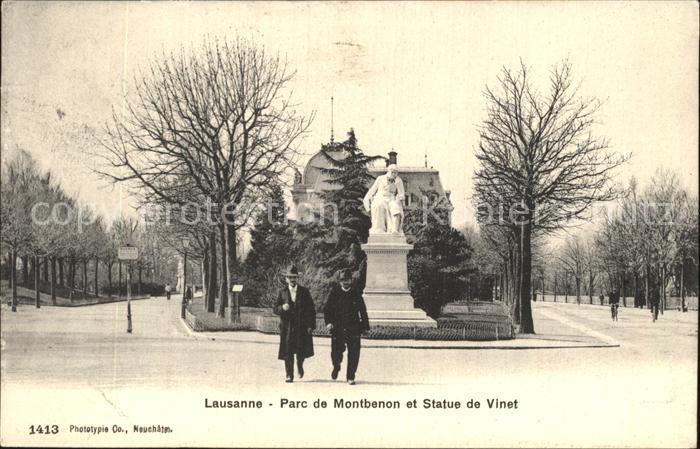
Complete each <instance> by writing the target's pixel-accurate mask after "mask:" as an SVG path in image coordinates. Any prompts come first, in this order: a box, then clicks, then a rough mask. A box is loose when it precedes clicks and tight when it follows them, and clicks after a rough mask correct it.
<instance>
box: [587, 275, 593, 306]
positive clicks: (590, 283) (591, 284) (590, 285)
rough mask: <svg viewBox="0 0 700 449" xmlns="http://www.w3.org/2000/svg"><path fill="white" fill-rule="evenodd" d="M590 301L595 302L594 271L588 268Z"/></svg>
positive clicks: (590, 302)
mask: <svg viewBox="0 0 700 449" xmlns="http://www.w3.org/2000/svg"><path fill="white" fill-rule="evenodd" d="M588 303H589V304H593V271H592V270H588Z"/></svg>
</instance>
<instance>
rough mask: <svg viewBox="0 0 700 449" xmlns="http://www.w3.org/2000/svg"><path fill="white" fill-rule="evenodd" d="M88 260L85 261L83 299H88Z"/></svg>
mask: <svg viewBox="0 0 700 449" xmlns="http://www.w3.org/2000/svg"><path fill="white" fill-rule="evenodd" d="M87 264H88V261H87V259H83V298H86V297H87V291H88V281H87Z"/></svg>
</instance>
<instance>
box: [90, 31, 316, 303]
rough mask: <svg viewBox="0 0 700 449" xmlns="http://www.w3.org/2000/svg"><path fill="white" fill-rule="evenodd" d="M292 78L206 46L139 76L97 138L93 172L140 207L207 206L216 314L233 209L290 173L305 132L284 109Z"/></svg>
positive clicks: (243, 52)
mask: <svg viewBox="0 0 700 449" xmlns="http://www.w3.org/2000/svg"><path fill="white" fill-rule="evenodd" d="M293 76H294V72H292V71H290V70H289V69H288V67H287V64H286V62H285V61H284V60H283V59H281V58H280V57H279V56H276V55H269V54H268V53H267V52H266V51H265V50H264V49H262V48H259V47H257V46H255V45H254V44H252V43H250V42H247V41H245V40H242V39H238V40H236V41H234V42H226V41H224V42H220V41H216V40H214V41H205V42H204V43H203V44H202V46H201V47H200V48H198V49H192V50H188V51H186V50H184V49H182V50H181V51H180V52H178V53H173V54H170V55H165V56H163V57H161V58H158V59H156V60H155V61H154V62H153V63H152V64H151V66H150V68H149V69H148V70H147V71H145V72H143V73H140V75H139V77H138V78H137V79H136V80H135V82H136V93H135V95H134V97H132V98H128V99H127V108H126V109H127V112H126V114H124V115H122V116H119V115H117V114H116V113H115V114H114V117H113V120H112V123H111V124H110V125H108V126H107V132H106V137H105V138H104V139H103V140H102V143H103V148H104V150H105V151H103V152H102V156H104V158H105V161H106V163H107V164H106V165H107V166H106V167H105V168H104V169H101V170H100V172H101V173H102V174H104V175H106V176H107V177H109V178H110V179H112V180H113V181H117V182H119V181H128V182H132V183H133V185H134V186H135V187H136V190H137V192H138V193H139V194H140V198H141V200H142V201H143V202H154V201H155V202H162V203H167V204H171V205H179V206H186V205H192V204H204V203H210V204H213V205H214V207H213V208H211V209H210V210H208V212H209V215H210V218H212V219H213V221H212V225H211V228H212V230H211V232H210V236H209V237H210V240H211V235H212V234H214V233H218V236H219V247H220V251H221V259H222V262H223V263H222V270H221V283H220V313H223V308H224V307H225V305H226V303H227V296H228V293H227V292H228V276H229V273H230V271H231V269H232V268H233V267H235V264H236V260H237V257H236V253H235V251H236V243H235V241H236V232H235V231H236V226H235V223H236V215H237V214H238V213H239V211H238V208H239V206H240V205H241V204H242V203H243V202H244V201H245V199H246V197H255V196H256V195H258V194H259V193H260V191H261V190H264V189H266V188H267V187H268V186H269V185H270V182H271V181H273V180H275V181H276V180H277V179H278V178H279V177H280V176H281V175H282V174H283V173H284V172H285V171H286V170H287V169H289V168H290V167H291V166H292V165H294V163H295V162H296V159H297V156H298V152H297V148H296V145H297V144H298V143H299V141H300V138H301V137H302V136H303V135H304V134H305V133H306V131H307V129H308V126H309V124H310V119H308V120H307V119H306V118H304V117H303V116H301V115H300V114H299V113H298V112H297V110H296V108H295V105H294V104H293V103H291V100H290V97H291V90H290V86H289V84H290V81H291V80H292V78H293ZM211 243H212V246H211V248H210V250H211V251H212V256H214V254H213V252H214V251H216V248H215V244H216V242H214V241H212V242H211ZM210 260H211V261H212V262H213V263H215V261H216V258H215V257H211V258H210Z"/></svg>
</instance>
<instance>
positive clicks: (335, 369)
mask: <svg viewBox="0 0 700 449" xmlns="http://www.w3.org/2000/svg"><path fill="white" fill-rule="evenodd" d="M339 372H340V367H339V366H334V367H333V371H332V372H331V379H333V380H336V379H337V378H338V373H339Z"/></svg>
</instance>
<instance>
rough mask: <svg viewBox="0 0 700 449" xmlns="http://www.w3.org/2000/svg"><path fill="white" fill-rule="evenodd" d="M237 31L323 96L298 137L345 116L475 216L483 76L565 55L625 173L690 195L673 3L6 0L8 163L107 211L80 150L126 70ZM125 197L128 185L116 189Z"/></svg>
mask: <svg viewBox="0 0 700 449" xmlns="http://www.w3.org/2000/svg"><path fill="white" fill-rule="evenodd" d="M237 34H240V35H242V36H244V37H247V38H250V39H253V40H254V41H256V42H259V43H260V44H261V45H264V46H265V47H266V49H267V50H268V51H273V52H279V53H280V54H282V55H286V57H287V58H288V60H289V63H290V66H291V67H292V68H294V69H295V70H296V71H297V75H296V78H295V79H294V81H293V84H292V86H293V88H294V98H295V99H296V101H297V102H298V103H299V107H300V109H301V110H302V111H304V112H306V113H311V112H312V111H316V119H315V121H314V123H313V126H312V128H311V132H310V133H309V135H308V137H307V138H306V140H305V142H304V143H303V149H304V150H305V151H306V152H307V153H309V155H311V154H312V153H313V152H315V151H317V149H318V148H319V146H320V144H321V143H322V142H326V141H328V139H329V136H330V105H329V103H330V100H329V99H330V97H331V96H334V97H335V133H336V137H338V138H343V137H344V135H345V132H346V131H347V129H348V128H350V127H353V128H354V129H355V131H356V134H357V137H358V139H359V143H360V146H361V147H362V148H363V149H364V150H365V151H366V152H368V153H373V154H386V153H387V152H388V151H389V150H390V149H391V148H392V147H393V148H395V149H396V151H397V152H398V153H399V156H398V157H399V164H400V165H423V157H424V153H426V152H427V155H428V161H429V162H428V163H429V165H431V166H434V167H435V168H437V169H439V170H440V174H441V177H442V182H443V185H444V186H445V188H447V189H451V190H452V192H453V194H452V198H453V202H454V203H455V207H456V209H455V215H454V222H455V224H457V225H459V224H461V223H464V222H465V221H469V220H468V217H467V209H466V206H467V205H468V203H469V202H470V197H471V186H472V175H473V172H474V168H475V167H474V164H475V159H474V157H473V154H474V149H475V147H476V145H477V144H478V134H477V126H478V125H479V123H480V122H481V121H482V120H483V119H484V104H485V103H484V99H483V96H482V92H483V88H484V86H486V85H493V84H494V83H495V80H496V77H497V75H498V74H499V70H500V69H501V68H502V67H503V66H506V67H512V68H516V67H517V65H518V64H519V60H520V58H522V60H523V62H524V63H525V64H527V65H528V66H530V67H531V70H532V72H533V75H534V76H535V77H536V79H537V80H538V81H541V84H540V86H541V87H542V89H543V90H544V89H545V88H546V83H545V81H546V76H547V74H548V71H549V69H550V68H551V66H552V65H554V64H557V63H559V62H561V61H562V60H564V59H567V58H568V60H569V61H570V62H571V64H572V66H573V74H574V76H575V78H576V79H577V80H578V81H580V82H581V83H582V84H581V92H582V94H583V95H586V96H595V97H598V98H600V99H605V103H604V105H603V108H602V109H601V111H600V114H599V116H598V119H599V124H598V125H597V127H596V132H597V133H598V135H600V136H603V137H606V138H608V139H609V140H610V143H611V147H612V148H613V149H614V150H616V151H620V152H632V155H633V156H632V160H631V161H630V163H629V164H628V165H627V166H626V168H625V169H624V170H622V171H621V172H620V174H619V176H618V179H619V180H620V182H625V181H626V180H627V179H628V178H629V176H630V175H632V174H634V175H636V176H637V177H638V178H639V180H640V184H642V185H644V184H645V182H646V180H647V179H648V178H649V177H650V176H651V174H652V173H653V171H654V170H655V169H656V168H657V167H667V168H670V169H673V170H675V171H677V172H678V174H679V176H680V177H681V179H682V182H683V184H684V185H685V186H686V187H687V188H688V189H689V190H690V191H692V192H693V193H697V176H698V173H697V169H698V8H697V3H695V2H682V3H671V2H662V3H652V2H634V3H613V2H599V3H553V2H547V3H533V2H527V3H526V2H517V3H505V2H503V3H492V2H488V3H456V2H450V3H439V2H429V3H428V2H426V3H400V4H399V3H390V2H382V3H309V4H305V3H272V4H264V3H191V2H188V3H161V2H155V3H129V4H127V3H119V2H109V3H66V2H61V3H38V2H32V3H29V2H18V3H8V2H4V3H3V4H2V149H3V161H4V160H5V158H6V157H7V156H8V155H9V154H11V151H12V149H13V148H15V147H16V146H20V147H22V148H24V149H26V150H28V151H29V152H31V153H32V154H33V155H34V156H35V157H36V158H37V159H38V160H39V161H40V162H41V164H42V166H43V167H45V168H52V169H53V170H54V172H56V174H57V175H58V177H59V178H60V179H61V181H62V183H63V185H64V186H65V188H66V189H67V190H68V191H71V192H74V193H77V194H79V196H80V198H81V199H82V200H84V201H86V202H90V203H94V204H95V205H97V206H98V207H99V208H106V209H109V210H113V206H114V205H117V204H119V189H114V188H113V187H112V186H110V185H107V184H104V183H103V182H102V181H100V180H99V179H98V178H97V177H96V176H95V175H93V174H92V173H91V172H90V170H89V167H90V165H91V163H92V162H91V161H90V160H89V158H86V157H85V155H84V152H83V151H84V150H85V149H86V148H89V147H90V146H91V145H94V143H93V142H92V141H91V140H90V139H89V138H88V137H86V135H88V133H86V132H85V129H86V127H87V128H88V129H100V128H101V127H102V126H103V125H104V122H105V120H106V119H107V117H108V115H109V113H110V110H111V108H112V107H115V108H117V109H119V108H120V107H121V105H122V98H123V93H124V92H129V91H130V90H131V89H132V87H133V84H132V78H133V76H134V74H135V69H136V68H138V67H139V66H144V65H145V64H147V63H148V62H149V61H151V60H153V58H154V57H157V56H158V54H159V53H161V52H162V51H166V52H168V51H170V50H174V49H177V48H179V47H180V46H184V47H185V48H189V47H191V46H195V47H196V46H198V45H199V44H201V43H202V41H203V39H205V38H206V37H207V36H210V37H218V38H234V37H235V36H236V35H237ZM124 198H125V201H126V203H125V204H128V200H126V193H125V192H124Z"/></svg>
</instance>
